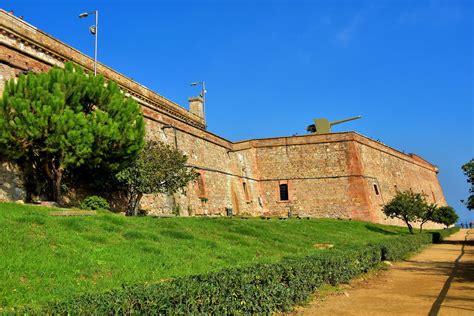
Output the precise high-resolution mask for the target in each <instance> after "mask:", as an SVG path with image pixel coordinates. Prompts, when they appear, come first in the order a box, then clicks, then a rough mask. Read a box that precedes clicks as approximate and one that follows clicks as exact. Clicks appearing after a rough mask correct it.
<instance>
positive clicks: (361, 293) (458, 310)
mask: <svg viewBox="0 0 474 316" xmlns="http://www.w3.org/2000/svg"><path fill="white" fill-rule="evenodd" d="M295 314H296V315H316V314H317V315H429V316H434V315H471V316H473V315H474V229H471V230H468V229H463V230H461V231H460V232H458V233H456V234H454V235H452V236H451V237H450V238H448V239H447V240H446V241H445V242H443V243H442V244H437V245H432V246H430V247H429V248H427V249H425V250H424V251H423V252H421V253H420V254H418V255H416V256H414V257H412V258H411V259H410V260H408V261H403V262H399V263H395V264H394V265H393V267H391V268H390V269H389V270H388V271H384V272H381V273H380V274H378V275H377V277H374V278H371V279H370V281H369V282H360V281H359V282H355V284H354V285H352V286H348V288H347V289H346V290H345V291H344V292H343V293H339V294H335V295H330V296H328V297H326V298H325V299H324V300H321V299H319V300H318V299H316V300H314V301H313V302H312V303H311V304H310V305H309V306H308V307H305V308H302V309H300V310H298V311H296V313H295Z"/></svg>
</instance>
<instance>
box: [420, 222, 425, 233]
mask: <svg viewBox="0 0 474 316" xmlns="http://www.w3.org/2000/svg"><path fill="white" fill-rule="evenodd" d="M425 223H426V222H421V224H420V234H421V232H422V231H423V225H424V224H425Z"/></svg>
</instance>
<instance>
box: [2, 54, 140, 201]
mask: <svg viewBox="0 0 474 316" xmlns="http://www.w3.org/2000/svg"><path fill="white" fill-rule="evenodd" d="M143 137H144V122H143V117H142V115H141V112H140V108H139V106H138V105H137V103H136V102H135V101H134V100H132V99H131V98H127V97H125V96H124V95H123V94H122V92H121V91H120V89H119V87H118V86H117V85H116V84H115V83H113V82H110V81H108V82H106V81H105V80H104V78H103V77H102V76H92V75H91V74H86V73H84V71H83V70H82V69H81V68H80V67H78V66H75V65H73V64H72V63H66V65H65V68H64V69H61V68H57V67H53V68H52V69H51V70H49V71H48V72H46V73H29V74H27V75H21V76H20V77H19V78H17V79H13V80H9V81H8V82H7V83H6V84H5V90H4V92H3V98H2V99H1V100H0V147H1V149H2V152H3V154H5V155H7V156H8V157H9V158H10V159H13V160H16V161H17V162H19V163H20V164H22V165H24V167H25V169H26V170H28V172H29V173H33V174H35V175H37V176H38V177H39V178H40V179H41V178H42V179H43V180H42V181H43V182H44V181H45V180H44V179H45V178H46V179H47V181H48V183H49V184H50V187H51V189H50V190H51V192H52V195H53V199H54V200H56V201H57V202H61V181H62V177H63V175H64V173H65V171H67V170H69V169H70V168H74V167H78V166H81V165H84V164H88V165H90V166H92V167H94V166H98V165H106V166H108V167H109V168H112V169H114V168H117V167H118V166H119V165H120V164H121V163H122V162H123V161H124V160H127V159H130V158H132V157H133V156H134V155H135V154H136V153H137V152H138V151H139V150H140V149H141V147H142V146H143Z"/></svg>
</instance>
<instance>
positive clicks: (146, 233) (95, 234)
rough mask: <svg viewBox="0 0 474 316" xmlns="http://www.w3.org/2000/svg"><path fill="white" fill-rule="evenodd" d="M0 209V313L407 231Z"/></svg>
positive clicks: (329, 222)
mask: <svg viewBox="0 0 474 316" xmlns="http://www.w3.org/2000/svg"><path fill="white" fill-rule="evenodd" d="M50 211H52V209H50V208H44V207H38V206H28V205H18V204H13V203H0V227H1V230H0V280H1V282H0V312H1V311H2V309H3V310H4V311H7V310H8V308H9V307H14V306H22V305H38V304H41V303H44V302H47V301H51V300H55V299H63V298H66V297H70V296H73V295H77V294H79V293H84V292H94V291H101V290H104V289H109V288H114V287H120V286H121V285H122V284H134V283H142V282H159V281H160V280H163V279H168V278H173V277H177V276H182V275H189V274H200V273H206V272H209V271H215V270H219V269H222V268H225V267H236V266H244V265H251V264H254V263H257V262H276V261H279V260H281V259H282V258H285V257H291V256H302V255H307V254H311V253H314V252H316V251H331V250H318V249H315V248H314V246H313V245H314V244H315V243H331V244H334V246H335V248H341V249H342V248H348V247H352V246H353V245H361V244H366V243H368V242H370V241H376V240H380V239H386V238H391V237H393V236H397V235H399V234H407V233H408V231H407V230H406V229H405V228H400V227H393V226H383V225H376V224H371V223H367V222H359V221H342V220H333V219H317V220H316V219H314V220H298V219H292V220H278V219H272V220H262V219H237V218H234V219H227V218H216V219H211V218H197V217H194V218H152V217H136V218H131V217H123V216H121V215H116V214H113V213H109V212H99V213H98V214H97V215H96V216H89V217H52V216H48V212H50Z"/></svg>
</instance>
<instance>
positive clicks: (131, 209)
mask: <svg viewBox="0 0 474 316" xmlns="http://www.w3.org/2000/svg"><path fill="white" fill-rule="evenodd" d="M142 197H143V193H137V194H133V193H132V194H130V199H129V201H128V209H127V213H126V215H127V216H136V215H138V207H139V206H140V201H141V199H142Z"/></svg>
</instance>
